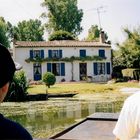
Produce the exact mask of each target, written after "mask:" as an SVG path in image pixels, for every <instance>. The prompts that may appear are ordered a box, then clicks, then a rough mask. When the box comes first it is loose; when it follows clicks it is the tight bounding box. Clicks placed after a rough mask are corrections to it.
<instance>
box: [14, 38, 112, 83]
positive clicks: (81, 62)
mask: <svg viewBox="0 0 140 140" xmlns="http://www.w3.org/2000/svg"><path fill="white" fill-rule="evenodd" d="M13 49H14V50H13V57H14V60H15V61H16V62H18V63H20V64H21V65H22V66H23V70H24V71H25V72H26V74H27V77H28V79H31V80H41V79H42V76H43V74H44V73H45V72H47V71H48V72H52V73H54V74H55V76H56V81H57V82H60V81H80V80H85V79H86V78H87V77H88V78H90V79H91V80H92V81H93V82H102V81H107V80H109V79H110V78H111V73H112V62H111V45H110V44H106V43H104V41H103V38H101V41H100V42H93V41H90V42H88V41H66V40H65V41H64V40H63V41H47V42H44V41H41V42H30V41H16V42H14V48H13Z"/></svg>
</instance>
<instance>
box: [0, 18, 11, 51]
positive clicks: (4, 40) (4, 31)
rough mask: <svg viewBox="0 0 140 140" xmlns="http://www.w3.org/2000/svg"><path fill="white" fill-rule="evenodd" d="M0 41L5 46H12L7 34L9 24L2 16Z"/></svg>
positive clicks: (0, 20) (0, 19)
mask: <svg viewBox="0 0 140 140" xmlns="http://www.w3.org/2000/svg"><path fill="white" fill-rule="evenodd" d="M0 43H1V44H3V45H4V46H5V47H7V48H8V47H10V42H9V40H8V36H7V24H6V22H5V20H4V18H3V17H0Z"/></svg>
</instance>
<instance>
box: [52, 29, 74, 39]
mask: <svg viewBox="0 0 140 140" xmlns="http://www.w3.org/2000/svg"><path fill="white" fill-rule="evenodd" d="M49 40H50V41H52V40H74V37H73V36H72V35H71V34H70V33H69V32H66V31H62V30H60V31H56V32H54V33H53V34H51V35H50V37H49Z"/></svg>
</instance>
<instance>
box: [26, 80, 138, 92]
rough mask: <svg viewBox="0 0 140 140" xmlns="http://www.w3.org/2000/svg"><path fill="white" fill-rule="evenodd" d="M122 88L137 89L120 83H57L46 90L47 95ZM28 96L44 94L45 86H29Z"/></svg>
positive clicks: (130, 83)
mask: <svg viewBox="0 0 140 140" xmlns="http://www.w3.org/2000/svg"><path fill="white" fill-rule="evenodd" d="M123 87H137V88H138V87H139V88H140V85H139V84H138V83H132V82H122V83H114V84H96V83H82V82H81V83H79V82H77V83H76V82H75V83H73V82H72V83H57V84H55V85H54V86H51V87H50V88H49V89H48V93H49V94H53V93H55V94H57V93H58V94H60V93H61V94H63V93H79V94H83V93H86V94H89V93H91V94H93V93H118V92H119V90H120V88H123ZM28 92H29V93H30V94H32V93H33V94H38V93H46V86H45V85H31V86H30V87H29V89H28Z"/></svg>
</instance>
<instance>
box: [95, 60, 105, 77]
mask: <svg viewBox="0 0 140 140" xmlns="http://www.w3.org/2000/svg"><path fill="white" fill-rule="evenodd" d="M93 73H94V75H101V74H105V63H97V62H95V63H93Z"/></svg>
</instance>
